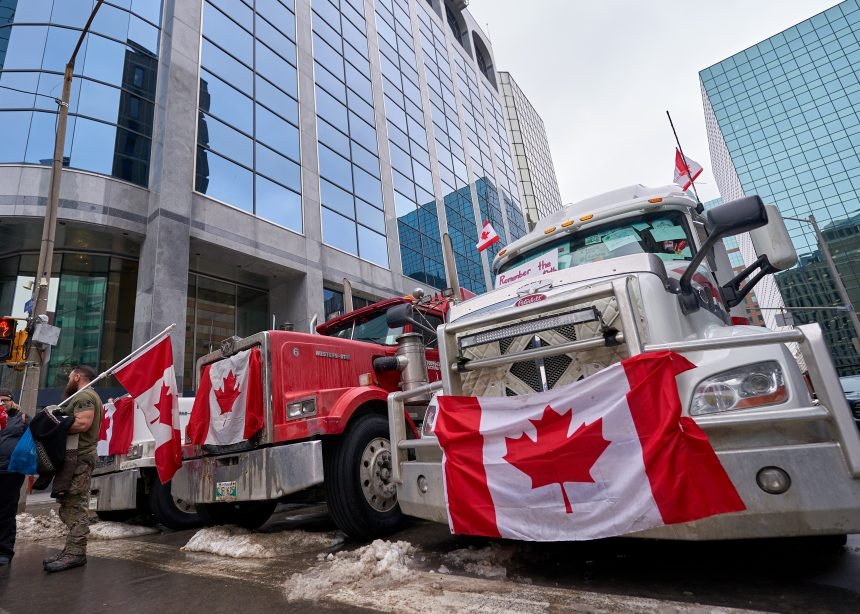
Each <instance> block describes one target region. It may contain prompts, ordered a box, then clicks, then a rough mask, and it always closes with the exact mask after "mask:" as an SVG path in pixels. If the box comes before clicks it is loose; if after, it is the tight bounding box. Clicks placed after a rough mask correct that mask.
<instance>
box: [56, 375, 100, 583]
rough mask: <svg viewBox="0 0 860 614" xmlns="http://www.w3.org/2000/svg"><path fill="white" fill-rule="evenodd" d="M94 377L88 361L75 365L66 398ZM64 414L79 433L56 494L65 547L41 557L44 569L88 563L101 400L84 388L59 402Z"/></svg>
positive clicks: (69, 567) (72, 427)
mask: <svg viewBox="0 0 860 614" xmlns="http://www.w3.org/2000/svg"><path fill="white" fill-rule="evenodd" d="M95 378H96V372H95V369H93V368H92V367H89V366H87V365H81V366H77V367H75V368H74V369H72V372H71V373H69V383H68V384H67V385H66V390H65V396H66V397H67V398H68V397H70V396H72V395H73V394H75V393H76V392H77V391H78V390H79V389H81V388H83V387H84V386H86V385H87V384H88V383H90V382H91V381H93V380H94V379H95ZM60 410H61V411H62V412H63V413H64V414H66V415H67V416H74V418H75V423H74V424H73V425H72V426H71V427H70V428H69V434H73V433H78V434H79V436H78V448H77V450H78V454H77V465H76V466H75V469H74V473H73V474H72V479H71V483H70V485H69V488H68V490H67V491H66V492H64V493H63V494H62V495H61V496H59V497H58V498H57V501H58V502H59V504H60V519H61V520H62V521H63V522H64V523H65V525H66V527H67V528H68V529H69V534H68V536H67V537H66V547H65V548H64V549H63V551H62V552H61V553H60V554H59V555H58V556H56V557H53V558H50V559H46V560H45V561H44V567H45V571H48V572H54V571H63V570H65V569H71V568H73V567H80V566H81V565H86V564H87V535H89V533H90V527H89V525H90V522H89V513H88V510H87V508H88V503H89V497H90V478H91V477H92V474H93V469H94V468H95V464H96V445H97V443H98V438H99V428H100V427H101V421H102V402H101V399H100V398H99V395H98V394H97V393H96V391H95V390H93V389H92V388H87V389H86V390H84V391H82V392H81V393H80V394H78V395H76V396H75V398H74V399H72V400H71V401H69V402H67V403H65V404H63V405H61V406H60Z"/></svg>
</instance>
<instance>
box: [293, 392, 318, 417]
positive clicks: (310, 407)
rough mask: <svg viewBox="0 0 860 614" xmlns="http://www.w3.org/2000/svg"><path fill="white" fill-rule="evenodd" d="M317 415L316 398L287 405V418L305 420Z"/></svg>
mask: <svg viewBox="0 0 860 614" xmlns="http://www.w3.org/2000/svg"><path fill="white" fill-rule="evenodd" d="M315 413H317V400H316V398H314V397H311V398H309V399H302V400H300V401H293V402H292V403H288V404H287V418H305V417H307V416H313V415H314V414H315Z"/></svg>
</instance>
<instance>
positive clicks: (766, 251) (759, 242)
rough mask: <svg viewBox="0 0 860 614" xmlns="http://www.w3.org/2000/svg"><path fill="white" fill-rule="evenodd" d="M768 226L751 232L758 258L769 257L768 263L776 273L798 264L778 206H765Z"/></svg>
mask: <svg viewBox="0 0 860 614" xmlns="http://www.w3.org/2000/svg"><path fill="white" fill-rule="evenodd" d="M765 209H767V219H768V224H767V226H762V227H761V228H756V229H755V230H753V231H752V232H750V239H752V244H753V248H754V249H755V253H756V255H757V256H767V262H768V264H770V266H771V268H773V269H774V270H776V271H784V270H786V269H790V268H791V267H793V266H794V265H795V264H797V251H796V250H795V249H794V243H792V242H791V237H789V236H788V229H787V228H786V227H785V221H784V220H783V219H782V215H780V213H779V209H778V208H777V207H776V205H765Z"/></svg>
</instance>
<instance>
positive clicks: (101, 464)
mask: <svg viewBox="0 0 860 614" xmlns="http://www.w3.org/2000/svg"><path fill="white" fill-rule="evenodd" d="M193 403H194V399H193V398H192V397H180V398H179V424H180V431H181V432H182V433H184V432H185V427H186V426H187V424H188V417H189V415H190V414H191V406H192V404H193ZM132 414H133V416H134V426H133V432H132V440H131V446H129V449H128V452H127V453H126V454H113V455H107V456H100V457H99V459H98V462H97V463H96V468H95V469H94V470H93V477H92V481H91V482H90V505H89V507H90V509H91V510H93V511H95V512H96V515H97V516H98V517H99V518H100V519H101V520H113V521H120V522H122V521H125V520H128V519H130V518H133V517H135V516H138V515H143V516H151V517H152V518H154V520H155V521H156V522H159V523H161V524H162V525H164V526H166V527H167V528H170V529H174V530H180V529H190V528H193V527H196V526H199V524H200V518H199V517H198V515H197V512H196V510H195V509H194V506H193V505H192V504H190V503H189V502H187V501H185V500H183V499H181V498H178V497H176V496H175V495H174V494H173V492H172V488H171V486H172V482H168V483H167V484H162V483H161V481H160V480H159V479H158V474H157V472H156V469H155V440H154V439H153V437H152V433H150V431H149V427H148V426H147V424H146V419H145V418H144V416H143V412H140V411H137V410H135V411H133V412H132ZM180 471H181V470H180Z"/></svg>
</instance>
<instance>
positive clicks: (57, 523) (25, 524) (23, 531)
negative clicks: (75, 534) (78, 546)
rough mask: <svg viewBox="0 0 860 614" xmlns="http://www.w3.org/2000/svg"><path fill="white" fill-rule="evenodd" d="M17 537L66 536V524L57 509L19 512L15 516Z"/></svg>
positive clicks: (34, 538) (33, 538)
mask: <svg viewBox="0 0 860 614" xmlns="http://www.w3.org/2000/svg"><path fill="white" fill-rule="evenodd" d="M15 522H16V524H17V527H18V529H17V538H18V539H21V540H32V541H36V540H40V539H56V538H58V537H65V536H66V525H64V524H63V521H62V520H60V517H59V516H58V515H57V512H56V510H49V511H48V513H47V514H38V515H33V514H28V513H26V512H24V513H23V514H18V515H17V516H15Z"/></svg>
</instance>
